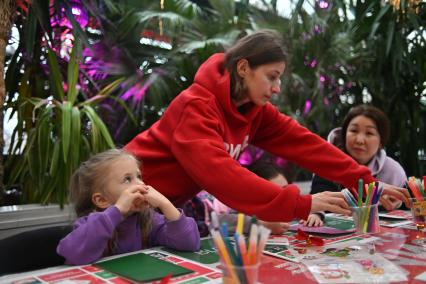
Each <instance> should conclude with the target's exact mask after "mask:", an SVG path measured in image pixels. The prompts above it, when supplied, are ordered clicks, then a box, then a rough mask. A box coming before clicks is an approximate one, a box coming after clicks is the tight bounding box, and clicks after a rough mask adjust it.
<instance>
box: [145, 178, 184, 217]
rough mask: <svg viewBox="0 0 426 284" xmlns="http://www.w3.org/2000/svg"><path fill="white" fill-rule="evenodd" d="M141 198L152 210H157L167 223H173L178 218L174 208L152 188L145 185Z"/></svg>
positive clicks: (178, 213)
mask: <svg viewBox="0 0 426 284" xmlns="http://www.w3.org/2000/svg"><path fill="white" fill-rule="evenodd" d="M143 196H144V198H145V201H146V202H147V203H148V204H149V205H151V206H152V207H154V208H159V209H160V210H161V212H163V214H164V216H165V217H166V218H167V220H169V221H175V220H178V219H179V218H180V212H179V210H177V209H176V207H175V206H174V205H173V204H172V203H171V202H170V200H168V199H167V197H165V196H164V195H162V194H161V193H160V192H158V191H157V190H155V188H153V187H152V186H149V185H145V188H144V191H143Z"/></svg>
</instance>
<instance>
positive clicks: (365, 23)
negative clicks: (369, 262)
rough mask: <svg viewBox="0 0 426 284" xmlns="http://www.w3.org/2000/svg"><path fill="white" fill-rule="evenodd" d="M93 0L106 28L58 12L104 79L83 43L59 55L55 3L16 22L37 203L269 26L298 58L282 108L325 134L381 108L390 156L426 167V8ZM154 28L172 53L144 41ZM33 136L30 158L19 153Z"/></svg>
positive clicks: (30, 177)
mask: <svg viewBox="0 0 426 284" xmlns="http://www.w3.org/2000/svg"><path fill="white" fill-rule="evenodd" d="M82 2H83V3H84V5H85V8H86V9H87V11H88V12H89V13H90V15H91V17H92V21H93V22H95V23H96V28H95V29H92V30H89V29H88V30H83V29H82V28H81V27H79V26H78V24H77V23H76V21H75V19H73V17H72V14H71V13H70V11H69V7H70V6H69V5H70V4H69V3H68V1H54V3H55V5H54V8H55V9H56V10H58V9H59V10H60V9H62V8H65V10H66V14H67V15H68V17H69V18H70V22H71V24H72V25H73V31H74V33H75V34H76V37H78V38H79V39H80V40H81V42H82V43H83V46H84V47H86V51H90V52H91V53H92V54H91V57H92V58H94V59H97V60H98V61H99V62H103V63H104V65H103V66H101V67H99V72H101V73H102V74H103V75H105V76H101V78H93V77H91V76H89V75H88V74H87V73H86V72H87V70H86V69H84V70H82V69H79V68H78V65H79V62H81V60H83V59H82V56H81V53H82V52H81V48H80V46H79V45H77V47H75V48H74V49H73V52H72V53H71V55H70V59H69V60H65V59H63V58H61V57H58V56H57V50H58V49H59V47H60V43H61V41H60V40H59V38H58V36H57V35H58V31H55V30H54V29H53V28H52V27H51V26H50V20H49V16H48V14H49V13H48V11H49V1H47V0H42V1H33V4H32V6H31V9H30V13H29V14H28V15H22V17H19V18H18V20H17V23H16V24H17V28H18V29H19V33H20V38H21V39H22V40H21V41H20V42H19V46H18V49H17V51H16V52H15V53H14V54H13V56H12V57H11V58H10V59H9V62H8V67H7V74H6V88H7V91H8V95H9V97H8V102H7V103H8V107H10V108H12V109H13V110H14V112H16V113H17V114H18V117H19V121H18V126H17V128H16V129H15V135H14V140H15V141H14V142H15V145H16V146H15V148H14V149H13V151H12V152H11V154H12V156H11V158H10V159H9V164H8V165H7V166H8V168H9V170H8V171H9V172H11V173H13V174H12V175H11V176H10V178H9V180H8V183H9V184H11V183H12V182H13V183H15V182H16V183H22V184H24V188H25V193H26V196H27V200H28V201H32V200H42V202H50V201H53V200H55V201H58V200H59V201H60V202H63V201H64V200H65V195H66V194H65V193H66V191H65V189H66V183H67V179H68V178H69V174H70V172H71V171H72V169H73V168H75V166H76V165H78V163H79V162H80V161H81V160H84V158H85V157H87V156H88V155H89V154H90V153H93V152H98V151H101V150H102V149H105V148H107V147H112V145H113V144H114V143H113V141H114V142H115V144H118V145H123V144H125V143H127V142H128V141H129V140H130V139H131V138H133V137H134V136H135V135H136V134H137V133H139V132H140V131H142V130H144V129H146V128H148V127H149V126H150V125H151V124H152V123H154V122H155V121H157V120H158V119H159V118H160V117H161V115H162V114H163V113H164V111H165V109H166V108H167V105H168V104H169V103H170V101H171V100H172V99H173V98H174V97H175V96H176V95H178V94H179V93H180V92H181V91H182V90H183V89H185V88H186V87H188V86H189V85H190V84H191V83H192V80H193V77H194V75H195V72H196V71H197V69H198V67H199V66H200V65H201V64H202V62H204V61H205V60H206V59H207V58H208V57H209V56H210V55H211V54H213V53H215V52H222V51H223V50H225V49H226V48H227V47H228V46H230V45H232V43H233V42H235V40H236V39H237V38H239V37H241V36H243V35H245V34H247V33H249V32H252V31H254V30H258V29H262V28H272V29H275V30H277V31H279V32H280V33H281V34H282V36H283V38H284V42H285V45H286V48H287V49H288V53H289V60H288V64H287V67H286V74H285V75H284V77H283V79H282V80H283V84H282V91H281V94H280V96H278V97H277V98H275V102H274V103H276V104H277V105H278V106H279V108H280V109H281V111H282V112H284V113H287V114H288V115H291V116H292V117H294V118H295V119H296V120H298V121H299V122H300V123H301V124H303V125H305V126H306V127H308V128H309V129H311V130H312V131H314V132H316V133H318V134H320V135H321V136H323V137H325V136H326V135H327V134H328V132H329V131H330V130H331V129H332V128H334V127H336V126H338V125H339V124H340V123H341V121H342V119H343V117H344V116H345V114H346V112H347V111H348V109H349V108H350V107H352V106H353V105H356V104H359V103H372V104H373V105H376V106H378V107H379V108H381V109H383V110H384V111H385V112H386V113H387V114H388V115H389V117H390V119H391V122H392V125H391V127H392V133H391V135H392V136H391V139H390V142H389V144H388V145H387V146H386V150H387V152H388V154H389V155H390V156H392V157H394V158H396V159H397V160H399V161H400V162H401V164H402V165H403V166H404V168H405V169H406V171H407V174H408V175H422V174H424V172H425V168H424V167H425V160H426V158H425V145H424V141H426V137H425V136H426V134H425V129H426V127H425V126H426V125H425V124H426V97H425V96H426V91H425V82H426V78H425V76H426V50H425V49H426V44H425V36H424V34H425V28H424V27H425V26H426V23H425V21H426V5H425V3H419V6H418V7H415V9H413V8H412V7H411V8H409V6H408V2H407V1H401V7H399V10H398V9H394V8H393V7H392V6H390V5H389V4H386V1H378V0H377V1H376V0H375V1H361V0H351V1H346V0H336V1H329V3H330V7H329V8H327V9H320V8H319V7H317V6H314V7H311V8H313V12H311V11H307V10H306V5H309V3H308V1H304V0H294V1H291V4H292V10H291V14H290V16H289V17H288V18H285V17H283V16H281V15H279V13H278V12H277V1H260V2H258V3H257V4H258V5H261V7H259V6H254V5H252V4H250V3H251V2H249V1H246V0H243V1H231V0H226V1H217V0H210V1H208V2H206V1H201V2H200V1H194V2H193V1H189V0H165V1H164V7H160V4H159V2H156V1H154V2H153V1H148V0H146V1H136V0H123V1H113V0H107V1H99V0H93V1H87V0H83V1H82ZM197 3H204V4H203V5H200V4H197ZM314 3H316V2H314ZM311 4H312V3H311ZM146 31H151V32H152V33H153V34H155V35H156V36H158V35H160V36H162V37H163V39H168V40H169V43H170V45H171V46H172V48H171V49H166V48H162V47H160V46H157V45H155V44H154V45H152V44H146V43H143V42H141V37H142V36H145V35H144V32H146ZM46 43H47V44H46ZM46 64H47V65H46ZM46 66H48V68H46ZM65 82H66V85H67V88H66V89H64V87H63V86H64V84H65ZM77 85H79V86H84V89H79V88H77V87H76V86H77ZM129 91H131V92H130V93H132V94H133V95H132V96H130V97H125V96H124V95H126V94H128V93H129ZM15 94H18V96H15ZM105 125H106V126H105ZM107 127H108V129H107ZM108 132H110V133H112V134H113V138H112V140H113V141H112V140H111V139H110V138H108V137H109V135H108ZM25 139H26V143H27V144H26V146H25V148H24V155H23V156H22V158H19V156H16V157H15V156H14V154H17V153H18V152H19V150H18V149H20V148H21V147H23V145H24V141H25ZM71 139H72V140H71ZM422 141H423V142H422ZM15 159H16V160H15ZM12 166H13V168H12ZM306 177H307V178H309V176H308V175H307V176H306ZM31 188H34V190H30V189H31ZM55 188H56V189H55Z"/></svg>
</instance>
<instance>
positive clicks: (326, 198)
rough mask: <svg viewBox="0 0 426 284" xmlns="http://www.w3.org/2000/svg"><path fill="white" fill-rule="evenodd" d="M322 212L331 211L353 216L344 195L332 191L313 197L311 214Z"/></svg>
mask: <svg viewBox="0 0 426 284" xmlns="http://www.w3.org/2000/svg"><path fill="white" fill-rule="evenodd" d="M320 211H330V212H333V213H338V214H344V215H350V214H351V211H350V210H349V206H348V204H347V203H346V200H345V198H344V197H343V193H341V192H331V191H323V192H319V193H316V194H313V195H312V204H311V213H315V212H320Z"/></svg>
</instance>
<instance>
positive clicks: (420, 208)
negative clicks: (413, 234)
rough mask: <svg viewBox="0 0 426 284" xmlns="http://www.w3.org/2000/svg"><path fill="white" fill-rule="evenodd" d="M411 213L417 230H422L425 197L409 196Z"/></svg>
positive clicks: (425, 210)
mask: <svg viewBox="0 0 426 284" xmlns="http://www.w3.org/2000/svg"><path fill="white" fill-rule="evenodd" d="M410 204H411V214H412V215H413V222H414V224H416V227H417V230H419V231H422V230H423V229H424V228H425V226H426V199H425V198H424V197H423V198H421V199H420V200H419V199H416V198H410Z"/></svg>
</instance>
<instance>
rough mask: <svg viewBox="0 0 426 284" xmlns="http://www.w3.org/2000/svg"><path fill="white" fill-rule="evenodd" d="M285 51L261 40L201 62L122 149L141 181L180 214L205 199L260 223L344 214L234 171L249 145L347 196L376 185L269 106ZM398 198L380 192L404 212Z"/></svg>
mask: <svg viewBox="0 0 426 284" xmlns="http://www.w3.org/2000/svg"><path fill="white" fill-rule="evenodd" d="M282 46H283V45H282V42H281V41H280V40H279V36H278V35H277V33H275V32H273V31H266V30H264V31H258V32H255V33H253V34H250V35H248V36H245V37H243V38H241V39H240V40H239V41H238V42H237V43H236V44H235V45H234V46H233V47H231V48H230V49H229V50H228V51H227V52H226V53H225V54H223V53H218V54H214V55H212V56H211V57H210V58H209V59H208V60H207V61H206V62H204V63H203V64H202V65H201V66H200V68H199V69H198V71H197V73H196V74H195V78H194V82H193V83H192V85H191V86H189V87H188V88H187V89H186V90H184V91H183V92H182V93H180V94H179V95H178V96H177V97H176V98H175V99H174V100H173V101H172V103H171V104H170V105H169V107H168V108H167V110H166V112H165V113H164V115H163V117H161V119H160V120H158V121H157V122H156V123H155V124H153V125H152V126H151V127H150V128H149V129H148V130H146V131H144V132H142V133H140V134H139V135H137V136H136V137H135V138H134V139H133V140H132V141H130V142H129V143H128V144H127V145H126V146H125V149H126V150H127V151H129V152H131V153H132V154H134V155H135V156H136V157H138V158H139V159H140V160H142V161H143V163H144V166H143V167H144V168H143V173H144V180H145V181H146V182H147V183H148V184H150V185H152V186H153V187H154V188H156V189H157V190H158V191H160V192H161V193H162V194H163V195H165V196H166V197H167V198H168V199H170V200H171V201H172V202H173V203H174V204H176V205H181V204H183V203H184V202H185V201H187V200H189V199H190V198H192V197H193V196H195V195H196V194H197V193H198V192H199V191H200V190H206V191H207V192H209V193H210V194H212V195H214V196H215V197H216V198H218V199H219V200H220V201H222V202H223V203H224V204H226V205H227V206H229V207H231V208H234V209H235V210H237V211H239V212H243V213H246V214H249V215H256V216H257V217H258V218H259V219H262V220H265V221H290V220H292V219H294V218H302V219H306V218H307V216H308V215H309V213H310V212H317V211H331V212H336V213H343V214H349V213H350V211H349V209H348V207H347V204H346V202H345V201H344V199H343V197H342V194H341V193H340V192H321V193H318V194H314V195H301V194H300V192H299V188H297V186H296V185H294V184H290V185H288V186H287V188H286V190H281V188H279V187H278V186H277V185H275V184H273V183H272V182H270V181H267V180H265V179H262V178H260V177H258V176H257V175H256V174H254V173H252V172H250V171H249V170H247V169H245V168H244V167H242V166H241V165H240V164H239V163H238V162H237V159H238V157H239V155H240V154H241V153H242V152H243V150H244V149H245V148H246V147H247V145H249V144H253V145H255V146H257V147H260V148H262V149H264V150H266V151H268V152H270V153H273V154H275V155H276V156H280V157H282V158H284V159H287V160H291V161H293V162H295V163H296V164H298V165H300V166H302V167H304V168H306V169H307V170H309V171H311V172H314V173H316V174H318V175H320V176H322V177H325V178H327V179H329V180H333V181H336V182H338V183H341V184H343V185H345V186H346V187H356V185H357V182H358V179H360V178H362V179H363V180H364V182H366V183H369V182H372V181H374V178H373V177H372V176H371V173H370V170H369V169H368V168H367V167H364V166H360V165H358V164H357V163H356V162H355V161H354V160H352V158H350V157H349V156H347V155H346V154H344V153H343V152H341V151H340V150H339V149H337V148H336V147H334V146H333V145H331V144H329V143H327V142H326V141H325V140H323V139H322V138H321V137H319V136H317V135H315V134H313V133H312V132H310V131H309V130H308V129H306V128H305V127H303V126H301V125H299V124H298V123H297V122H296V121H295V120H293V119H292V118H291V117H289V116H286V115H284V114H282V113H280V112H279V111H278V110H277V108H276V107H274V106H273V105H272V104H271V103H270V102H269V101H270V99H271V97H272V96H273V95H276V94H278V93H279V92H280V84H281V80H280V77H281V76H282V75H283V73H284V69H285V66H286V53H285V51H284V50H283V47H282ZM400 190H401V191H400ZM402 190H403V189H399V188H396V187H393V186H390V185H385V192H386V193H387V194H389V195H392V196H395V197H396V198H399V199H402V200H403V201H405V202H406V203H407V205H408V200H407V197H408V195H409V194H408V192H407V191H402ZM401 192H402V193H401Z"/></svg>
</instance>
